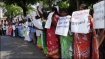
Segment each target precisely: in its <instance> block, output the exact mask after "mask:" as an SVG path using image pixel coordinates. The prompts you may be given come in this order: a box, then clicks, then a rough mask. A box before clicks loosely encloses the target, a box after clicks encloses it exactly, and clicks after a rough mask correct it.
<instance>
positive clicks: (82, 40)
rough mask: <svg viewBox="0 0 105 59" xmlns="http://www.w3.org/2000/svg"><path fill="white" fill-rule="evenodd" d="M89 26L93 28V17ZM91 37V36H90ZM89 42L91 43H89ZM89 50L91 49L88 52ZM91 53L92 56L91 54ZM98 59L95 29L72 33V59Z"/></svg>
mask: <svg viewBox="0 0 105 59" xmlns="http://www.w3.org/2000/svg"><path fill="white" fill-rule="evenodd" d="M90 27H91V29H93V19H92V18H91V20H90ZM91 37H92V38H91ZM90 44H91V45H90ZM90 51H92V52H91V53H90ZM91 55H92V56H91ZM90 58H92V59H98V58H99V54H98V41H97V38H96V33H95V31H93V30H92V35H91V32H89V33H87V34H81V33H75V34H74V59H90Z"/></svg>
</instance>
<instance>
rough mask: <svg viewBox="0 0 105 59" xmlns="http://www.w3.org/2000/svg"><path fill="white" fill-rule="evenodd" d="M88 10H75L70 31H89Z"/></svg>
mask: <svg viewBox="0 0 105 59" xmlns="http://www.w3.org/2000/svg"><path fill="white" fill-rule="evenodd" d="M88 16H89V10H82V11H75V12H73V14H72V19H71V32H75V33H89V30H90V26H89V20H88Z"/></svg>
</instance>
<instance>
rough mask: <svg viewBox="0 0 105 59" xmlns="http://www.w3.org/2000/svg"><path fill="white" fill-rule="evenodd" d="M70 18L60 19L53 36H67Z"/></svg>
mask: <svg viewBox="0 0 105 59" xmlns="http://www.w3.org/2000/svg"><path fill="white" fill-rule="evenodd" d="M70 18H71V16H66V17H60V18H59V20H58V23H57V27H56V31H55V34H57V35H62V36H67V34H68V31H69V22H70Z"/></svg>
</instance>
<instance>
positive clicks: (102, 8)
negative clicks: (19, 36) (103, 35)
mask: <svg viewBox="0 0 105 59" xmlns="http://www.w3.org/2000/svg"><path fill="white" fill-rule="evenodd" d="M93 8H94V14H93V18H94V28H95V29H103V28H105V1H101V2H99V3H96V4H94V5H93Z"/></svg>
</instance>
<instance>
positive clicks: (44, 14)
mask: <svg viewBox="0 0 105 59" xmlns="http://www.w3.org/2000/svg"><path fill="white" fill-rule="evenodd" d="M37 11H38V13H39V15H40V17H41V19H42V26H43V29H44V30H43V33H42V35H43V38H42V39H43V52H44V53H45V54H47V40H46V29H45V28H44V27H45V23H46V19H47V16H48V14H47V12H43V14H41V12H40V11H39V10H38V7H37Z"/></svg>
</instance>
